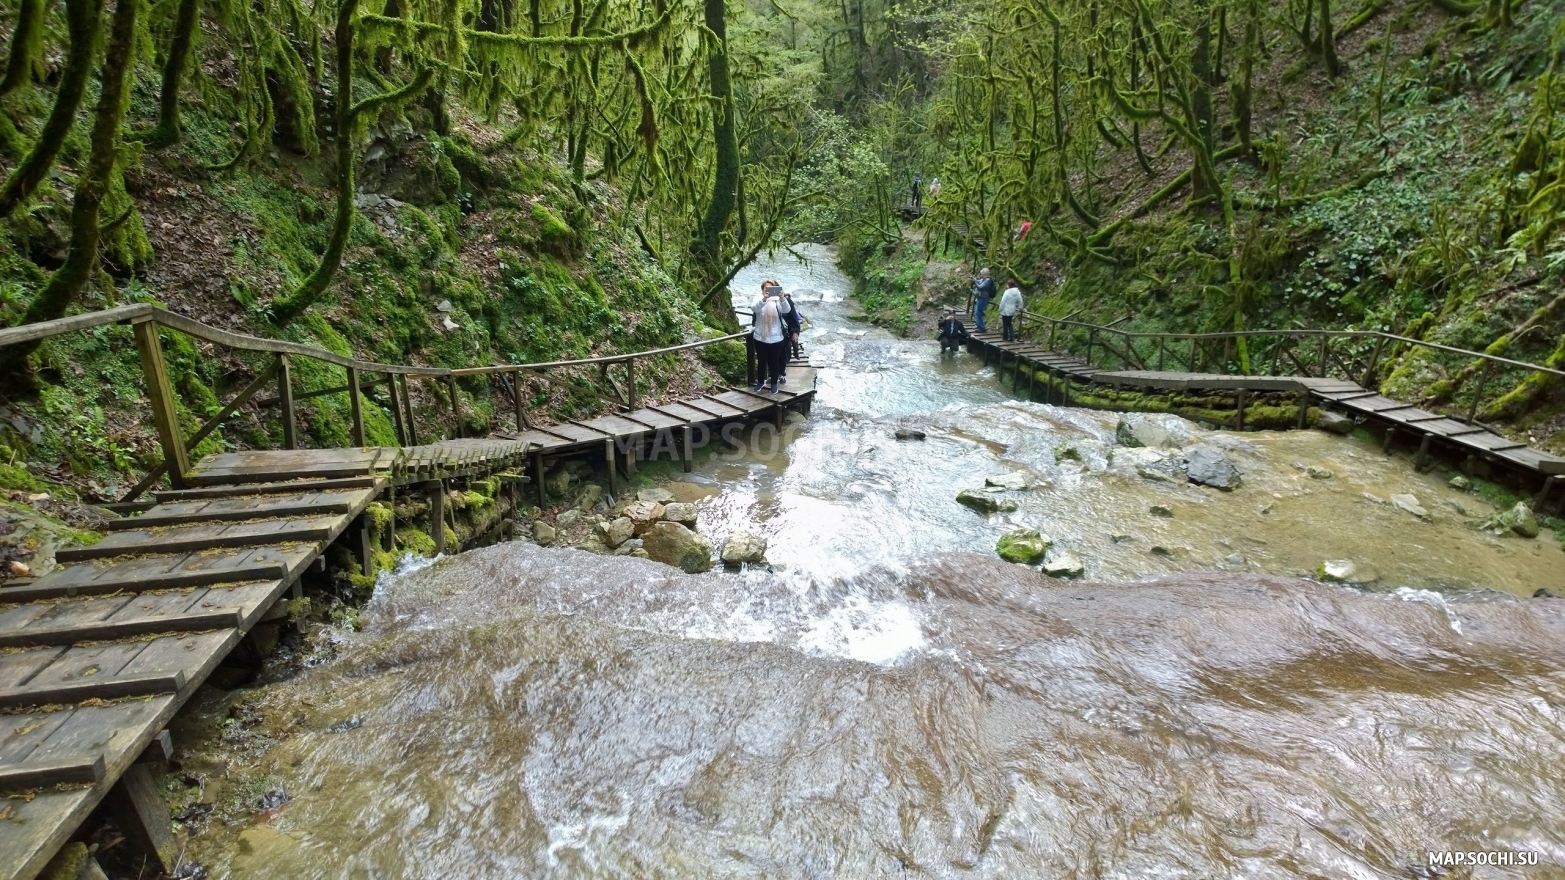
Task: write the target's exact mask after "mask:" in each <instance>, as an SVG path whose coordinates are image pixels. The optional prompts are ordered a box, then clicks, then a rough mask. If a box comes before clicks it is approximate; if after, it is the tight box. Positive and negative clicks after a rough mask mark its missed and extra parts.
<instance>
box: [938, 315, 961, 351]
mask: <svg viewBox="0 0 1565 880" xmlns="http://www.w3.org/2000/svg"><path fill="white" fill-rule="evenodd" d="M935 338H936V339H938V340H940V353H941V354H945V353H946V351H947V350H948V349H949V350H950V351H951V352H952V353H953V354H955V353H956V351H957V350H958V349H959V348H961V347H962V343H964V342H966V341H967V327H966V326H964V325H963V324H962V319H961V318H958V317H957V316H956V309H946V311H945V316H944V317H942V318H941V319H940V332H938V333H936V334H935Z"/></svg>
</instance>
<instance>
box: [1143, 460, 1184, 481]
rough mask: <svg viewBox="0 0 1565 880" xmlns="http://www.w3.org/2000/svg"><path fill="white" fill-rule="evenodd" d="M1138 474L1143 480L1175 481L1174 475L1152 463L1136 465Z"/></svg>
mask: <svg viewBox="0 0 1565 880" xmlns="http://www.w3.org/2000/svg"><path fill="white" fill-rule="evenodd" d="M1136 474H1137V475H1138V476H1140V477H1141V478H1142V479H1143V480H1151V481H1152V482H1154V483H1173V482H1175V480H1174V475H1173V474H1167V473H1164V472H1162V471H1160V470H1158V469H1157V468H1155V467H1152V466H1150V465H1144V464H1138V465H1136Z"/></svg>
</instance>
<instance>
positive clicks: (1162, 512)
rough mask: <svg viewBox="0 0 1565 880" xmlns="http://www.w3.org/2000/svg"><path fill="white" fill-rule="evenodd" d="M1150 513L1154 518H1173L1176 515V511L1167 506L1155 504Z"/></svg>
mask: <svg viewBox="0 0 1565 880" xmlns="http://www.w3.org/2000/svg"><path fill="white" fill-rule="evenodd" d="M1149 511H1150V512H1151V514H1152V515H1153V516H1168V517H1171V516H1173V515H1174V511H1173V510H1172V509H1171V508H1169V506H1168V505H1166V504H1154V505H1152V507H1151V508H1149Z"/></svg>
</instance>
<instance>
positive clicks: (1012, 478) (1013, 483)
mask: <svg viewBox="0 0 1565 880" xmlns="http://www.w3.org/2000/svg"><path fill="white" fill-rule="evenodd" d="M984 486H986V487H989V488H994V489H1015V490H1020V489H1025V488H1027V475H1026V474H1018V473H1014V472H1012V473H1009V474H1000V475H998V476H994V477H984Z"/></svg>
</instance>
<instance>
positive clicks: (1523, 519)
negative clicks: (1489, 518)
mask: <svg viewBox="0 0 1565 880" xmlns="http://www.w3.org/2000/svg"><path fill="white" fill-rule="evenodd" d="M1494 525H1495V528H1497V529H1502V530H1508V531H1512V532H1515V533H1516V534H1518V535H1521V536H1522V537H1523V538H1536V537H1538V517H1537V515H1535V514H1534V513H1533V512H1532V508H1531V507H1528V506H1527V503H1526V502H1525V501H1518V502H1516V506H1515V507H1512V508H1511V509H1510V510H1507V511H1506V512H1504V513H1502V514H1500V515H1499V516H1496V517H1495V518H1494Z"/></svg>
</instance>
